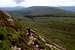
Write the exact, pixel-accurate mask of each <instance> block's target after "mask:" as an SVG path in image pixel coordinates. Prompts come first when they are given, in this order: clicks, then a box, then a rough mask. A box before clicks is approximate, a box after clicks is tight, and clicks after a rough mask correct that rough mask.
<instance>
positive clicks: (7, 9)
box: [0, 6, 25, 11]
mask: <svg viewBox="0 0 75 50" xmlns="http://www.w3.org/2000/svg"><path fill="white" fill-rule="evenodd" d="M24 8H25V7H21V6H17V7H0V10H2V11H15V10H21V9H24Z"/></svg>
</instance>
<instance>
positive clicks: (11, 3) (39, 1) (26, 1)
mask: <svg viewBox="0 0 75 50" xmlns="http://www.w3.org/2000/svg"><path fill="white" fill-rule="evenodd" d="M15 6H25V7H30V6H75V0H1V1H0V7H15Z"/></svg>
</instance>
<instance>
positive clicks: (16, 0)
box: [14, 0, 25, 3]
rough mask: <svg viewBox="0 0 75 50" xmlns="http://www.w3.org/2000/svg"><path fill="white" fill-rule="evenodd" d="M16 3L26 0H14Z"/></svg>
mask: <svg viewBox="0 0 75 50" xmlns="http://www.w3.org/2000/svg"><path fill="white" fill-rule="evenodd" d="M14 1H15V2H16V3H21V2H23V1H25V0H14Z"/></svg>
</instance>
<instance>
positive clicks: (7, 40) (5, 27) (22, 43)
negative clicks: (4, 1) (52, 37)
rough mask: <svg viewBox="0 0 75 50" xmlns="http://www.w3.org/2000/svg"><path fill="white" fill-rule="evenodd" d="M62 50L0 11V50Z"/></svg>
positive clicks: (62, 49)
mask: <svg viewBox="0 0 75 50" xmlns="http://www.w3.org/2000/svg"><path fill="white" fill-rule="evenodd" d="M54 49H55V50H64V49H65V48H63V47H62V46H61V47H59V46H58V45H56V44H55V43H52V44H50V43H48V42H47V41H46V40H45V39H44V38H42V37H41V35H39V34H37V32H36V31H35V30H33V29H31V28H27V27H26V26H25V25H23V23H21V21H18V19H14V18H12V17H11V16H9V15H8V14H7V13H5V12H3V11H0V50H54Z"/></svg>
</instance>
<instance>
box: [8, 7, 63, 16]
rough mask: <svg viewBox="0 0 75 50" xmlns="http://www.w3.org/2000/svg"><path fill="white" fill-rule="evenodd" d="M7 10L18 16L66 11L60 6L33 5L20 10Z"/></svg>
mask: <svg viewBox="0 0 75 50" xmlns="http://www.w3.org/2000/svg"><path fill="white" fill-rule="evenodd" d="M9 10H10V9H9ZM7 12H8V13H11V14H14V15H17V16H40V15H50V14H56V13H62V12H64V11H63V9H61V8H59V7H48V6H32V7H28V8H22V9H19V10H11V11H7Z"/></svg>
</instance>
